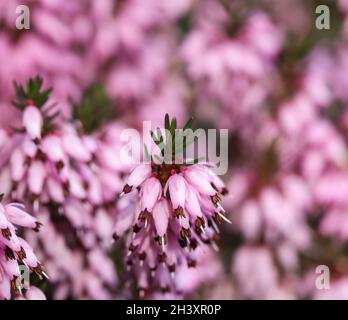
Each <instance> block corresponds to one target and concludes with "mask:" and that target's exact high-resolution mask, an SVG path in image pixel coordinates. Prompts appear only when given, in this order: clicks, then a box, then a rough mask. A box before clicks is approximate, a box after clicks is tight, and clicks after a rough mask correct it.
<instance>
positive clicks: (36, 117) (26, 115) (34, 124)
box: [23, 106, 43, 139]
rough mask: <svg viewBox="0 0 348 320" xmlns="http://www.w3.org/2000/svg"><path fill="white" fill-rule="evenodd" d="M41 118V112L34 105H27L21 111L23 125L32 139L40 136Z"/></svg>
mask: <svg viewBox="0 0 348 320" xmlns="http://www.w3.org/2000/svg"><path fill="white" fill-rule="evenodd" d="M42 125H43V120H42V115H41V112H40V110H39V109H38V108H36V107H34V106H28V107H26V108H25V110H24V112H23V126H24V128H25V129H26V131H27V133H28V134H29V136H30V137H31V138H32V139H36V138H41V130H42Z"/></svg>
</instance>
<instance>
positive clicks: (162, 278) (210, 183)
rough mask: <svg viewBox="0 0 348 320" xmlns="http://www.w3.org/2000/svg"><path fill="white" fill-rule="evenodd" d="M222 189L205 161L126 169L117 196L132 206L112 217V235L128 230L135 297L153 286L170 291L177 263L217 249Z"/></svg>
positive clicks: (173, 289)
mask: <svg viewBox="0 0 348 320" xmlns="http://www.w3.org/2000/svg"><path fill="white" fill-rule="evenodd" d="M226 193H227V189H226V188H225V184H224V182H223V181H222V180H221V179H220V178H219V177H218V176H217V175H215V173H214V172H213V171H212V170H211V168H210V167H209V165H208V164H199V163H198V164H192V165H185V164H182V165H180V164H175V163H171V164H167V163H161V164H156V163H155V162H154V161H152V162H151V163H143V164H139V165H137V166H135V167H134V168H133V169H132V171H131V173H130V175H129V176H128V178H127V179H126V184H125V186H124V188H123V191H122V193H121V196H123V197H124V198H126V199H127V200H128V202H132V203H133V208H131V209H128V210H123V211H122V210H121V211H120V213H119V214H118V215H117V216H116V225H115V229H114V238H115V239H118V238H119V237H121V236H123V234H124V233H125V231H128V230H129V229H131V230H132V232H131V233H130V234H129V237H128V240H127V246H128V252H127V257H126V264H127V266H128V270H129V271H131V272H132V274H135V275H136V285H137V287H138V290H139V293H140V295H141V296H143V295H145V293H146V292H147V291H150V292H151V290H153V289H155V290H161V291H162V292H164V293H166V292H174V293H176V290H177V288H176V282H175V271H176V268H177V266H181V265H183V264H186V265H187V266H188V267H189V268H194V267H196V265H197V264H200V263H201V261H200V260H201V259H205V258H206V257H207V256H208V254H207V253H206V254H205V255H204V254H203V255H202V253H201V251H203V252H204V251H206V252H207V251H209V249H208V247H209V246H210V247H213V248H214V249H216V250H218V247H217V244H216V241H217V240H218V238H219V227H218V225H219V224H221V222H222V221H223V220H225V221H227V222H230V221H229V220H228V219H227V218H226V216H225V210H224V209H223V207H222V205H221V196H222V195H224V194H226ZM127 200H123V201H127ZM129 206H131V205H130V204H129ZM132 209H133V210H132ZM131 211H132V212H131ZM198 248H203V249H201V250H199V249H198Z"/></svg>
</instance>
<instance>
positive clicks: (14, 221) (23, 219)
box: [0, 195, 47, 300]
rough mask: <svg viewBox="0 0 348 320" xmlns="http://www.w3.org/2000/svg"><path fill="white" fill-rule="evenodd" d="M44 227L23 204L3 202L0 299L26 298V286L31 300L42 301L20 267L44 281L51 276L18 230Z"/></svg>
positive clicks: (0, 229)
mask: <svg viewBox="0 0 348 320" xmlns="http://www.w3.org/2000/svg"><path fill="white" fill-rule="evenodd" d="M2 199H3V195H0V202H1V201H2ZM40 226H41V223H40V222H38V220H37V219H35V218H34V217H33V216H31V215H29V214H28V213H27V212H26V211H25V210H24V206H23V205H22V204H19V203H9V204H1V203H0V300H2V299H7V300H9V299H11V297H12V296H19V295H22V287H25V288H27V289H29V290H28V291H27V292H26V296H27V298H28V299H31V298H32V299H37V298H39V295H40V293H39V292H40V290H39V289H37V288H34V287H32V288H29V285H30V283H23V282H24V280H22V278H21V277H22V272H21V269H20V267H21V266H22V267H23V268H24V272H27V273H29V272H32V273H35V274H36V275H37V276H39V277H40V278H42V277H43V276H45V277H47V274H46V272H45V269H44V268H43V266H42V265H41V263H40V262H39V260H38V259H37V257H36V256H35V254H34V251H33V249H32V247H31V246H30V245H29V244H28V242H26V241H25V240H24V239H23V238H21V237H20V236H19V235H18V227H24V228H30V229H33V230H35V231H39V228H40ZM27 280H29V281H30V279H27ZM23 291H24V289H23ZM31 292H33V294H31ZM35 292H37V294H36V293H35ZM41 297H42V293H41ZM43 297H44V296H43Z"/></svg>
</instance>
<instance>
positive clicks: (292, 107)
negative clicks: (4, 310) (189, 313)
mask: <svg viewBox="0 0 348 320" xmlns="http://www.w3.org/2000/svg"><path fill="white" fill-rule="evenodd" d="M145 2H146V3H145ZM322 2H323V3H320V4H323V5H327V6H328V8H329V10H330V29H329V30H319V29H317V28H316V24H315V19H316V16H317V15H316V13H315V12H316V6H317V5H318V4H319V3H318V1H315V0H307V1H302V0H282V1H275V0H260V1H244V0H233V1H232V0H200V1H194V0H166V1H161V0H147V1H143V0H129V1H114V0H103V1H83V0H75V1H64V2H63V1H53V0H21V1H19V0H11V1H0V61H1V62H2V63H1V68H0V92H1V94H0V110H1V115H0V194H4V196H1V198H3V199H1V200H2V201H1V205H0V229H1V230H0V298H1V299H10V298H11V299H43V298H45V297H47V298H49V299H67V298H71V299H132V298H136V299H139V298H140V299H141V298H148V299H161V298H175V299H179V298H193V299H195V298H196V299H294V298H296V299H299V298H300V299H302V298H304V299H347V298H348V294H347V292H348V272H347V270H348V265H347V261H348V260H347V252H348V251H347V240H348V218H347V212H348V201H347V199H348V197H347V194H348V170H347V168H348V158H347V150H348V139H347V136H348V111H347V110H348V109H347V105H348V94H347V86H348V76H347V75H348V60H347V56H348V55H347V53H348V46H347V40H348V28H347V26H348V1H347V0H339V1H325V0H323V1H322ZM21 4H24V5H27V6H28V7H29V9H30V29H29V30H18V29H16V26H15V19H14V18H15V12H16V11H15V10H16V6H17V5H21ZM167 114H168V115H167ZM191 118H193V120H194V121H191V120H189V121H188V123H186V124H185V121H186V120H187V119H191ZM144 121H151V124H152V130H154V129H155V128H158V127H159V128H160V129H159V130H154V131H153V132H150V136H151V137H152V141H151V145H146V146H145V147H144V149H146V152H139V153H138V154H140V153H141V154H142V153H144V155H145V158H146V159H142V160H144V161H143V162H142V163H140V164H137V165H135V166H134V163H132V161H131V158H132V155H131V154H129V161H128V160H127V161H124V159H125V157H124V155H125V153H124V150H125V149H124V146H125V144H126V141H123V140H122V139H121V136H122V132H124V129H132V130H134V129H135V130H137V131H141V130H142V128H143V123H144ZM163 121H164V126H163ZM177 124H183V126H182V127H183V128H188V127H192V129H193V130H195V129H228V133H229V140H228V150H224V151H226V153H228V156H229V157H228V172H227V173H226V174H224V175H223V176H217V175H215V173H214V166H213V165H212V164H211V161H209V160H210V159H208V160H207V161H205V162H203V161H201V160H200V159H199V157H197V159H196V158H195V159H191V158H190V157H191V156H188V155H187V154H186V153H185V157H183V160H184V161H182V162H180V163H179V162H176V157H175V156H176V154H175V148H173V149H174V153H172V154H170V160H173V161H171V162H170V161H163V162H161V161H158V160H159V159H161V158H162V159H163V158H165V157H166V155H165V154H164V153H162V152H163V149H162V147H163V145H164V149H165V148H166V145H167V146H168V145H169V144H168V143H169V142H170V140H168V139H170V138H168V136H167V135H166V134H165V132H164V131H165V130H167V131H169V132H170V134H171V137H172V138H173V140H172V141H171V142H172V143H171V145H173V142H175V141H176V140H175V134H177V133H176V132H175V129H177V127H178V125H177ZM162 127H163V128H162ZM178 128H179V127H178ZM162 129H163V130H162ZM186 143H188V141H186ZM193 145H194V143H193ZM142 147H143V146H139V148H142ZM216 147H217V148H216V149H217V150H219V147H221V144H220V145H219V142H218V141H217V144H216ZM185 148H186V145H185ZM185 148H184V149H185ZM141 151H142V150H141ZM204 156H205V155H204ZM227 190H228V191H229V192H228V193H227ZM24 207H25V208H26V209H24ZM26 210H27V211H28V212H30V215H29V214H27V213H26ZM229 222H231V223H229ZM17 227H18V229H17ZM32 229H35V230H38V229H40V232H34V230H32ZM36 257H37V258H36ZM39 261H40V262H39ZM319 265H324V266H327V268H328V270H329V272H330V276H329V281H330V289H329V290H321V289H320V288H318V287H317V285H316V279H317V277H318V274H317V273H316V268H317V266H319ZM22 267H23V268H24V267H25V268H27V269H28V272H29V273H30V274H31V277H30V280H31V281H30V282H31V283H30V284H28V286H27V285H26V283H22V282H23V281H24V280H25V277H23V278H22V277H20V271H21V270H22V269H21V268H22ZM35 274H36V276H35ZM45 275H49V279H45V280H44V279H43V280H40V281H39V280H38V279H37V278H40V277H42V276H43V277H45ZM21 281H22V282H21ZM20 283H22V284H23V286H19V284H20ZM29 285H30V286H29Z"/></svg>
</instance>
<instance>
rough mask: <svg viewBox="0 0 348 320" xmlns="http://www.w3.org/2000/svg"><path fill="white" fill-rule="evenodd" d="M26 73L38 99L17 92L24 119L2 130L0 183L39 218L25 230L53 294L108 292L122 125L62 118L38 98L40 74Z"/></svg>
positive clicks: (111, 284)
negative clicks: (96, 126)
mask: <svg viewBox="0 0 348 320" xmlns="http://www.w3.org/2000/svg"><path fill="white" fill-rule="evenodd" d="M30 81H32V85H34V84H36V85H37V86H38V87H37V91H36V94H37V95H35V94H33V93H32V92H30V91H29V90H30V89H28V92H25V93H26V94H28V95H32V96H35V97H36V99H37V103H38V104H37V105H35V102H34V101H33V100H32V99H29V98H28V97H25V100H23V99H19V100H18V102H17V106H18V107H19V106H20V107H21V108H22V109H23V115H22V126H21V127H18V128H11V127H10V128H8V130H7V132H6V131H2V136H3V139H2V145H1V148H0V150H1V154H2V160H1V173H0V182H1V187H0V188H1V190H2V192H4V193H6V194H7V195H8V198H9V199H10V200H12V201H21V202H23V203H26V205H27V206H29V207H31V208H32V210H33V212H34V213H35V215H36V217H39V218H40V220H41V221H44V223H45V229H44V230H43V232H42V233H40V234H39V236H38V237H32V236H29V235H28V237H30V238H31V241H32V243H33V244H36V245H35V247H36V249H37V252H38V254H39V255H40V256H41V257H42V258H43V259H44V260H45V264H47V265H49V266H50V271H51V272H52V277H51V283H53V284H55V286H56V287H57V291H56V297H57V298H64V297H67V296H69V295H72V296H80V297H84V296H85V297H92V298H105V299H107V298H110V297H111V293H112V291H113V288H114V286H115V284H116V282H117V275H116V273H115V270H114V267H113V263H112V262H111V260H110V258H109V257H108V256H107V252H108V251H109V249H110V245H111V239H112V226H113V216H114V215H115V212H116V209H115V204H114V203H115V202H116V198H117V194H118V193H119V192H120V190H121V188H122V180H121V178H120V173H121V172H122V170H125V169H126V168H127V165H123V166H122V165H121V164H120V161H118V160H117V159H118V157H119V155H118V150H119V148H120V146H121V144H120V140H119V132H120V130H121V129H122V128H121V127H120V126H119V125H117V124H116V123H115V124H112V125H109V126H106V127H105V128H103V129H102V130H100V131H99V132H98V134H97V135H88V134H83V133H80V132H79V131H78V129H77V128H78V126H75V125H73V124H60V123H59V119H57V115H56V114H53V115H52V113H49V112H50V111H51V110H50V107H49V104H48V103H46V102H47V101H46V99H45V100H41V98H42V97H43V96H44V95H45V92H46V91H43V90H41V84H42V81H41V79H39V78H37V79H34V80H30ZM30 81H29V82H28V88H29V87H30V84H29V83H30ZM22 90H24V91H25V89H23V88H22ZM24 91H23V92H24ZM48 239H49V241H48ZM63 257H65V258H63ZM86 266H87V267H86Z"/></svg>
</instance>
